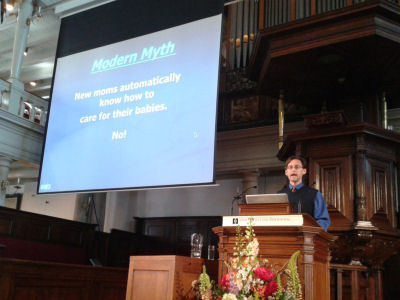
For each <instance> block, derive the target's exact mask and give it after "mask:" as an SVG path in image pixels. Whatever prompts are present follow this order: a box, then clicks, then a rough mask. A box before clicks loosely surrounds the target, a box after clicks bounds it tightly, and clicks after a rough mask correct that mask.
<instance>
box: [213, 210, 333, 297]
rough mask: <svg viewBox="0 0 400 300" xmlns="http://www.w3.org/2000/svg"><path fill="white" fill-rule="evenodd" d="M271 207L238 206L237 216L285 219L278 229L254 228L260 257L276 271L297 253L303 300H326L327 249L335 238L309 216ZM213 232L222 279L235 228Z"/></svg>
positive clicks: (328, 291) (230, 254) (327, 286)
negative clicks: (293, 223) (298, 222)
mask: <svg viewBox="0 0 400 300" xmlns="http://www.w3.org/2000/svg"><path fill="white" fill-rule="evenodd" d="M273 206H274V205H272V206H271V204H267V205H264V204H247V205H245V204H242V205H239V215H240V216H249V215H253V216H256V215H259V216H260V215H264V216H269V219H271V220H282V221H285V219H286V221H288V222H286V223H285V222H280V223H279V224H280V225H279V224H278V223H277V225H276V226H275V224H273V223H271V224H269V225H268V226H254V230H255V234H256V237H257V239H258V242H259V247H260V252H259V255H261V256H262V257H264V258H268V260H269V262H270V263H271V264H272V265H273V267H274V268H275V269H277V270H279V269H280V268H282V267H283V266H284V265H285V263H286V262H287V261H288V260H289V258H290V257H291V255H292V254H293V253H294V252H296V251H297V250H300V257H299V259H298V271H299V275H300V280H301V283H302V286H303V299H305V300H329V299H330V276H329V261H330V250H329V245H330V243H332V242H333V241H334V240H335V237H334V236H332V235H330V234H329V233H326V232H325V231H324V230H323V229H322V228H321V227H320V226H319V225H318V224H317V222H316V221H315V220H314V219H313V218H312V217H311V216H309V215H308V214H290V213H289V211H290V209H288V207H283V206H282V204H279V205H276V207H275V208H274V207H273ZM285 211H286V213H285ZM256 212H258V213H256ZM277 212H278V214H276V213H277ZM285 216H286V218H285ZM290 216H296V217H295V218H293V219H296V220H298V219H299V216H302V220H303V221H302V225H301V226H290V219H292V218H291V217H290ZM271 217H272V218H271ZM282 224H285V225H282ZM213 231H214V232H215V233H216V234H217V235H218V236H219V244H218V249H219V269H218V276H219V278H221V277H222V275H223V274H225V273H226V271H227V270H226V266H225V265H224V263H223V262H224V261H228V259H229V257H231V256H232V255H233V248H234V247H235V241H236V226H235V225H233V226H220V227H215V228H213Z"/></svg>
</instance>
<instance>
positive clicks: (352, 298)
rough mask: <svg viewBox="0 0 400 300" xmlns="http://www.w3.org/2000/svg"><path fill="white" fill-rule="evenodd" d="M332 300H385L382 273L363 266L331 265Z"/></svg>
mask: <svg viewBox="0 0 400 300" xmlns="http://www.w3.org/2000/svg"><path fill="white" fill-rule="evenodd" d="M330 269H331V297H330V300H383V291H382V286H381V285H380V284H379V282H382V281H381V280H379V279H380V277H381V275H382V274H381V271H379V270H376V271H371V270H370V269H368V268H367V267H366V266H362V265H342V264H331V266H330Z"/></svg>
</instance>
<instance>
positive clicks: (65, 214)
mask: <svg viewBox="0 0 400 300" xmlns="http://www.w3.org/2000/svg"><path fill="white" fill-rule="evenodd" d="M24 188H25V189H24V194H23V197H22V203H21V210H24V211H29V212H33V213H37V214H42V215H48V216H53V217H58V218H63V219H68V220H74V214H75V207H76V194H65V195H37V194H36V189H37V182H25V183H24Z"/></svg>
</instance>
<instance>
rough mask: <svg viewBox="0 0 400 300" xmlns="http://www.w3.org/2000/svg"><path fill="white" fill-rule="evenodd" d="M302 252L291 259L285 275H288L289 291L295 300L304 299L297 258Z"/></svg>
mask: <svg viewBox="0 0 400 300" xmlns="http://www.w3.org/2000/svg"><path fill="white" fill-rule="evenodd" d="M299 255H300V251H296V252H295V253H293V254H292V256H291V257H290V259H289V262H288V265H287V269H286V270H285V273H286V274H287V275H288V283H287V291H288V293H289V294H292V295H293V297H294V298H293V299H294V300H301V299H303V295H302V291H301V283H300V277H299V273H298V272H297V258H298V257H299Z"/></svg>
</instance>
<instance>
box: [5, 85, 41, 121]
mask: <svg viewBox="0 0 400 300" xmlns="http://www.w3.org/2000/svg"><path fill="white" fill-rule="evenodd" d="M10 93H11V84H10V83H9V82H7V81H5V80H2V79H0V109H3V110H6V111H10V109H9V107H10V103H9V102H10ZM16 93H18V97H19V103H18V107H19V109H18V111H17V112H13V113H15V114H17V115H18V116H20V117H21V118H25V119H27V120H29V121H31V122H34V123H36V124H39V125H41V126H44V125H45V124H46V119H47V109H48V102H47V101H46V100H44V99H42V98H40V97H38V96H35V95H33V94H30V93H28V92H26V91H17V92H16ZM12 101H15V100H12Z"/></svg>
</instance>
